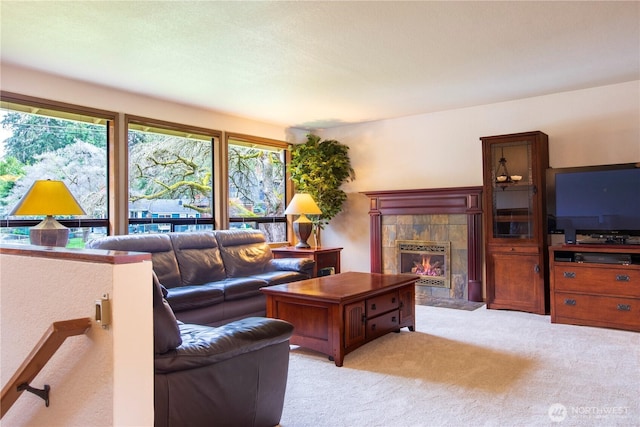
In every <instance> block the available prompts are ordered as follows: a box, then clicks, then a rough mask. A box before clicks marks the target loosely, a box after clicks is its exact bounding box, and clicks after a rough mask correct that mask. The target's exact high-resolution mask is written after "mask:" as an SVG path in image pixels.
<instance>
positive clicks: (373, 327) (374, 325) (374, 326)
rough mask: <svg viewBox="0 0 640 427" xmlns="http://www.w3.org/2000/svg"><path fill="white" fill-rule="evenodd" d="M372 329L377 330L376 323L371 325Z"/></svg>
mask: <svg viewBox="0 0 640 427" xmlns="http://www.w3.org/2000/svg"><path fill="white" fill-rule="evenodd" d="M371 330H372V331H375V330H376V324H375V323H374V324H373V325H371Z"/></svg>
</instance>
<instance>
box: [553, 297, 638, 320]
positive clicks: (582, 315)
mask: <svg viewBox="0 0 640 427" xmlns="http://www.w3.org/2000/svg"><path fill="white" fill-rule="evenodd" d="M553 304H554V306H553V311H554V317H555V318H556V320H558V319H557V318H562V319H561V320H564V319H573V320H576V321H577V323H582V322H584V324H589V323H590V321H591V322H596V323H605V324H608V325H609V326H612V327H615V325H619V326H620V327H627V328H634V329H637V328H640V300H638V299H633V298H616V297H606V296H595V295H581V294H572V293H564V292H558V293H555V294H554V297H553Z"/></svg>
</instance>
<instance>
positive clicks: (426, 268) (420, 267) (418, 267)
mask: <svg viewBox="0 0 640 427" xmlns="http://www.w3.org/2000/svg"><path fill="white" fill-rule="evenodd" d="M431 262H432V260H431V255H423V256H422V262H415V261H414V263H413V264H414V267H413V268H412V269H411V272H412V273H414V274H418V275H421V276H444V266H443V265H442V262H441V261H440V260H437V259H436V260H433V264H432V263H431Z"/></svg>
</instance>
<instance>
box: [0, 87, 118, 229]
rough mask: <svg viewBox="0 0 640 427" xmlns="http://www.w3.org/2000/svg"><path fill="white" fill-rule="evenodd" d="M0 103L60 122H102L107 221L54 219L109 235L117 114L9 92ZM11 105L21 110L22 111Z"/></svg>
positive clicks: (16, 223) (9, 222)
mask: <svg viewBox="0 0 640 427" xmlns="http://www.w3.org/2000/svg"><path fill="white" fill-rule="evenodd" d="M0 104H1V105H2V108H3V109H7V110H13V111H17V112H32V113H33V112H36V111H38V110H46V111H47V112H48V113H50V114H47V115H48V116H50V117H54V118H61V119H70V120H76V121H82V120H77V117H75V116H78V115H79V116H84V117H92V118H96V119H99V120H100V121H104V124H105V126H106V132H107V135H106V137H107V146H106V160H107V164H106V175H107V181H106V187H107V209H106V212H107V218H104V219H86V218H85V219H81V218H77V219H58V222H59V223H60V224H62V225H64V226H65V227H68V228H84V227H106V229H107V234H113V233H114V231H115V230H116V229H117V222H116V218H117V215H116V212H117V209H118V206H119V203H118V199H117V196H116V194H115V191H114V189H115V188H117V178H116V177H117V176H118V175H117V164H118V162H117V155H118V149H117V147H118V146H119V144H118V142H119V138H118V132H117V130H118V129H119V126H120V120H119V115H118V113H116V112H114V111H108V110H101V109H97V108H92V107H85V106H82V105H77V104H68V103H64V102H59V101H52V100H49V99H44V98H37V97H33V96H28V95H22V94H18V93H13V92H7V91H0ZM12 106H19V107H24V108H25V111H22V110H21V109H19V108H12ZM41 221H42V220H41V219H39V220H33V219H6V220H3V221H2V223H1V224H0V227H7V228H17V227H32V226H34V225H37V224H39V223H40V222H41Z"/></svg>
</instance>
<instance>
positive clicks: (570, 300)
mask: <svg viewBox="0 0 640 427" xmlns="http://www.w3.org/2000/svg"><path fill="white" fill-rule="evenodd" d="M564 304H565V305H576V300H574V299H571V298H565V300H564Z"/></svg>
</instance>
